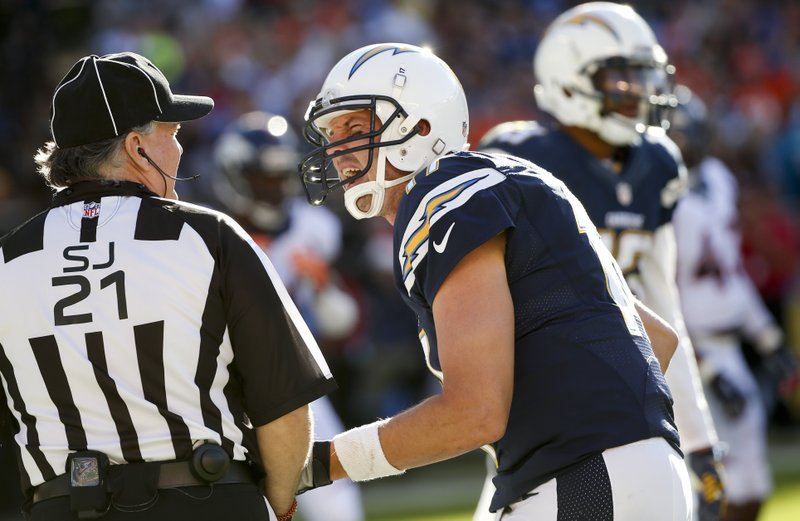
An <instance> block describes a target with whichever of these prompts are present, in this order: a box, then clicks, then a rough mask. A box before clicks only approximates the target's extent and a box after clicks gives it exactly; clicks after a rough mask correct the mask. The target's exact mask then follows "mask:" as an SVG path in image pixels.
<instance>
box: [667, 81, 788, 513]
mask: <svg viewBox="0 0 800 521" xmlns="http://www.w3.org/2000/svg"><path fill="white" fill-rule="evenodd" d="M675 93H676V96H677V99H678V103H679V104H678V108H677V109H676V110H675V112H674V114H672V116H671V118H670V128H669V133H670V136H671V137H672V138H673V140H674V141H675V143H676V144H678V146H679V147H680V149H681V151H682V152H683V157H684V160H685V161H686V166H687V167H688V168H689V187H690V190H689V192H688V193H687V194H686V196H685V197H683V198H682V199H681V201H680V203H679V204H678V207H677V208H676V210H675V215H674V217H673V222H674V225H675V235H676V237H677V239H678V279H677V280H678V288H679V289H680V297H681V305H682V308H683V312H684V316H685V317H686V327H687V329H688V331H689V336H690V337H691V339H692V343H693V344H694V348H695V350H696V351H697V355H698V359H699V360H700V364H699V365H700V374H701V377H702V380H703V384H704V386H705V389H706V395H707V396H708V404H709V407H710V409H711V413H712V415H713V417H714V423H715V425H716V428H717V432H718V433H719V437H720V440H721V441H722V442H723V443H725V444H726V445H727V452H726V454H724V455H723V458H722V462H723V465H724V466H725V484H726V493H727V495H728V506H727V508H726V511H725V513H724V515H723V519H724V520H725V521H755V519H756V518H757V517H758V512H759V510H760V507H761V504H762V503H763V502H764V500H765V499H766V498H767V497H768V496H769V493H770V491H771V489H772V479H771V475H770V468H769V460H768V458H767V437H766V434H767V432H766V431H767V414H766V411H765V407H764V401H763V400H762V397H761V392H760V390H759V385H758V383H757V382H756V379H755V378H754V376H753V373H752V372H751V370H750V368H749V367H748V365H747V361H746V360H745V357H744V354H743V352H742V349H741V339H746V340H748V341H749V343H750V344H751V345H752V346H754V348H755V350H756V351H757V352H758V353H759V354H760V355H761V357H762V366H763V368H764V369H765V370H766V372H767V373H768V375H769V376H770V377H771V378H772V380H773V381H774V383H776V384H778V386H779V389H780V390H781V391H782V394H783V396H784V397H786V396H787V394H788V393H789V392H791V390H792V388H793V387H794V386H795V385H796V383H797V371H796V364H795V362H794V359H793V357H792V354H791V352H790V351H789V349H788V348H787V346H786V344H785V343H784V335H783V331H781V329H780V328H779V327H778V325H777V324H776V321H775V320H774V319H773V317H772V315H771V313H770V312H769V310H768V309H767V308H766V306H765V305H764V303H763V302H762V300H761V297H760V296H759V294H758V291H757V290H756V288H755V287H754V285H753V283H752V281H751V280H750V278H749V277H748V276H747V272H746V271H745V270H744V265H743V261H742V257H741V249H740V236H739V231H738V227H737V222H738V210H737V198H738V197H737V196H738V187H737V183H736V178H735V177H734V175H733V174H732V173H731V171H730V170H728V168H727V167H726V166H725V164H723V163H722V162H721V161H720V160H719V159H717V158H715V157H713V156H711V155H709V143H710V142H711V137H712V136H711V134H712V129H711V125H710V122H709V121H708V116H707V112H706V107H705V103H703V101H702V100H700V98H698V97H697V96H696V95H694V93H692V91H691V90H689V89H688V88H686V87H684V86H682V85H681V86H679V87H678V88H676V89H675Z"/></svg>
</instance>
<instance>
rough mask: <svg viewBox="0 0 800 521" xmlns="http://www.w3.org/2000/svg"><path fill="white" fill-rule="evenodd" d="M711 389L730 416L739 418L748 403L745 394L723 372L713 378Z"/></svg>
mask: <svg viewBox="0 0 800 521" xmlns="http://www.w3.org/2000/svg"><path fill="white" fill-rule="evenodd" d="M711 391H713V393H714V396H716V397H717V399H718V400H719V401H720V403H721V404H722V407H723V409H725V414H727V415H728V416H729V417H730V418H738V417H739V416H741V414H742V413H743V412H744V407H745V405H746V404H747V401H746V399H745V396H744V394H742V392H741V391H740V390H739V388H738V387H736V385H734V383H733V382H731V381H730V380H729V379H728V378H727V377H726V376H724V375H723V374H722V373H718V374H717V375H716V376H714V378H713V379H712V380H711Z"/></svg>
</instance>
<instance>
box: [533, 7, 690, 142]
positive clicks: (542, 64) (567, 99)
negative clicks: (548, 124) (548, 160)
mask: <svg viewBox="0 0 800 521" xmlns="http://www.w3.org/2000/svg"><path fill="white" fill-rule="evenodd" d="M533 72H534V74H535V76H536V78H537V82H538V83H537V85H536V86H535V87H534V96H535V97H536V102H537V104H538V106H539V108H541V109H542V110H544V111H545V112H548V113H550V114H551V115H552V116H554V117H555V118H556V119H557V120H558V121H559V122H560V123H561V124H562V125H571V126H578V127H582V128H586V129H589V130H591V131H593V132H595V133H596V134H597V135H599V136H600V137H601V138H602V139H603V140H604V141H606V142H607V143H610V144H612V145H616V146H622V145H627V144H630V143H633V142H634V141H635V140H637V139H638V136H639V135H640V134H641V133H643V132H644V131H645V130H646V128H647V126H648V125H659V126H661V125H662V120H664V119H665V118H666V116H665V114H664V112H666V111H665V110H664V109H668V108H670V107H674V106H675V105H676V104H677V102H676V101H675V99H674V96H673V95H672V92H671V81H672V75H673V74H674V67H672V66H671V65H670V64H669V63H668V62H667V54H666V53H665V52H664V49H663V48H662V47H661V45H659V44H658V41H657V40H656V37H655V34H654V33H653V30H652V29H651V28H650V26H649V25H647V22H645V21H644V19H642V17H641V16H639V15H638V14H637V13H636V12H635V11H634V10H633V9H632V8H631V7H630V6H627V5H620V4H615V3H611V2H589V3H586V4H581V5H578V6H577V7H574V8H572V9H569V10H568V11H565V12H564V13H562V14H561V15H560V16H559V17H558V18H556V19H555V21H553V23H552V24H550V26H549V27H548V29H547V31H546V32H545V34H544V36H543V37H542V40H541V41H540V42H539V47H538V49H537V50H536V55H535V56H534V60H533Z"/></svg>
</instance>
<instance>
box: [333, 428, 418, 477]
mask: <svg viewBox="0 0 800 521" xmlns="http://www.w3.org/2000/svg"><path fill="white" fill-rule="evenodd" d="M387 421H389V420H379V421H376V422H374V423H370V424H369V425H362V426H361V427H356V428H355V429H350V430H349V431H345V432H343V433H341V434H337V435H336V436H334V438H333V447H334V450H335V451H336V456H337V457H338V458H339V463H341V464H342V468H344V470H345V472H347V475H348V476H349V477H350V479H352V480H353V481H369V480H371V479H378V478H383V477H386V476H395V475H397V474H402V473H403V472H405V471H404V470H399V469H396V468H395V467H393V466H392V464H391V463H389V461H388V460H387V459H386V455H385V454H384V453H383V447H381V439H380V436H379V435H378V429H379V428H380V427H381V426H382V425H383V424H384V423H386V422H387Z"/></svg>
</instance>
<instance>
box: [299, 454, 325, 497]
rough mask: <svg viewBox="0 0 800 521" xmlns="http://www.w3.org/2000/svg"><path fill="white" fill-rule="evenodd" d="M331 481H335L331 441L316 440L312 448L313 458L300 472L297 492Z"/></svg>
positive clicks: (300, 492) (322, 485)
mask: <svg viewBox="0 0 800 521" xmlns="http://www.w3.org/2000/svg"><path fill="white" fill-rule="evenodd" d="M331 483H333V481H331V442H329V441H315V442H314V447H313V448H312V449H311V458H310V459H309V460H308V463H306V466H305V467H304V468H303V472H302V473H301V474H300V483H299V484H298V485H297V494H298V495H299V494H302V493H303V492H307V491H309V490H311V489H313V488H319V487H324V486H325V485H330V484H331Z"/></svg>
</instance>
